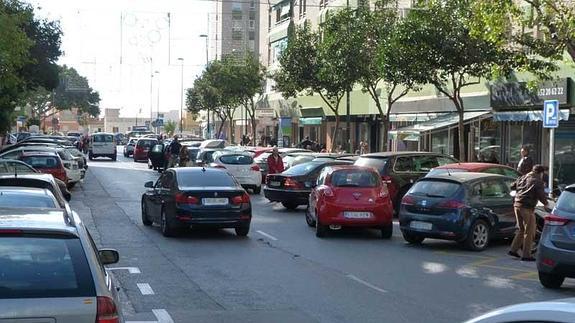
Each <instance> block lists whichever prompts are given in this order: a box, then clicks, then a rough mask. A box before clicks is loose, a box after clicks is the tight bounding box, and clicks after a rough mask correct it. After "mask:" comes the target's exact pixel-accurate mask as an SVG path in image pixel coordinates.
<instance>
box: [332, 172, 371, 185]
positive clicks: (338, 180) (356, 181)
mask: <svg viewBox="0 0 575 323" xmlns="http://www.w3.org/2000/svg"><path fill="white" fill-rule="evenodd" d="M379 181H380V178H379V176H377V175H375V174H374V173H372V172H367V171H357V170H340V171H336V172H334V173H333V174H332V175H331V184H332V185H333V186H335V187H377V186H378V185H379Z"/></svg>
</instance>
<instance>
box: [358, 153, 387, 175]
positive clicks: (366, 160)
mask: <svg viewBox="0 0 575 323" xmlns="http://www.w3.org/2000/svg"><path fill="white" fill-rule="evenodd" d="M388 160H389V159H388V158H376V157H373V158H372V157H360V158H359V159H358V160H356V161H355V163H354V165H357V166H365V167H372V168H375V169H376V170H377V171H378V172H379V173H380V174H382V173H383V170H384V169H385V165H386V164H387V161H388Z"/></svg>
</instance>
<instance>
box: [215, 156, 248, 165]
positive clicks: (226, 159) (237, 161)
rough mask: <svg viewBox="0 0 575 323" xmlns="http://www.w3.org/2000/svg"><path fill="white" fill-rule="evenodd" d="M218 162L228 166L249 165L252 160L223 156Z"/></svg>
mask: <svg viewBox="0 0 575 323" xmlns="http://www.w3.org/2000/svg"><path fill="white" fill-rule="evenodd" d="M220 161H221V162H222V163H223V164H230V165H251V164H252V163H253V162H254V159H253V158H252V157H250V156H246V155H223V156H221V157H220Z"/></svg>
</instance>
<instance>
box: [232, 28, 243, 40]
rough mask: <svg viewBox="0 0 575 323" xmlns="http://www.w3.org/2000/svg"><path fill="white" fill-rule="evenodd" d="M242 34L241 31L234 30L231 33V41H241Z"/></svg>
mask: <svg viewBox="0 0 575 323" xmlns="http://www.w3.org/2000/svg"><path fill="white" fill-rule="evenodd" d="M243 36H244V35H243V32H242V31H241V30H234V31H232V39H233V40H242V39H243Z"/></svg>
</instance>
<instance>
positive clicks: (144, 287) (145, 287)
mask: <svg viewBox="0 0 575 323" xmlns="http://www.w3.org/2000/svg"><path fill="white" fill-rule="evenodd" d="M137 285H138V289H139V290H140V293H142V295H154V290H153V289H152V286H150V284H147V283H138V284H137Z"/></svg>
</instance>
